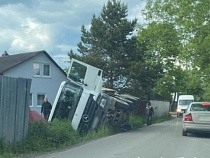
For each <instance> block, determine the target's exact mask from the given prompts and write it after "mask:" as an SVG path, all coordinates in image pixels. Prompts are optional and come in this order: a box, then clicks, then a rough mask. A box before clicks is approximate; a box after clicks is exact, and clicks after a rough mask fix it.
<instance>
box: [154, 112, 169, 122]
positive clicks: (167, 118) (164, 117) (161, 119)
mask: <svg viewBox="0 0 210 158" xmlns="http://www.w3.org/2000/svg"><path fill="white" fill-rule="evenodd" d="M170 119H172V116H171V114H170V113H165V114H164V115H162V116H161V117H154V119H153V123H160V122H164V121H168V120H170Z"/></svg>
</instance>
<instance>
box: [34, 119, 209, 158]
mask: <svg viewBox="0 0 210 158" xmlns="http://www.w3.org/2000/svg"><path fill="white" fill-rule="evenodd" d="M37 158H210V135H189V136H187V137H184V136H182V126H181V118H174V119H173V120H170V121H166V122H163V123H158V124H154V125H151V126H148V127H147V126H146V127H143V128H140V129H137V130H134V131H129V132H125V133H120V134H116V135H113V136H108V137H105V138H101V139H98V140H94V141H91V142H87V143H85V144H82V145H78V146H75V147H72V148H70V149H68V150H65V151H61V152H55V153H51V154H47V155H42V156H40V157H37Z"/></svg>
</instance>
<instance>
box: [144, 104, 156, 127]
mask: <svg viewBox="0 0 210 158" xmlns="http://www.w3.org/2000/svg"><path fill="white" fill-rule="evenodd" d="M145 114H146V122H147V126H149V125H151V124H152V116H153V115H154V109H153V107H152V106H151V103H150V102H148V103H147V104H146V109H145Z"/></svg>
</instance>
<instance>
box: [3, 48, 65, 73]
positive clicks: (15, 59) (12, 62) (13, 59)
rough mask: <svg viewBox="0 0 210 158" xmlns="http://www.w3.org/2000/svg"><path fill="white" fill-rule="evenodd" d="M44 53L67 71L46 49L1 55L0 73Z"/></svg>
mask: <svg viewBox="0 0 210 158" xmlns="http://www.w3.org/2000/svg"><path fill="white" fill-rule="evenodd" d="M41 53H44V54H45V55H46V56H47V57H48V58H49V59H50V60H51V61H52V62H53V63H54V64H55V65H56V66H57V67H58V68H59V69H60V70H61V72H62V73H64V75H66V73H65V72H64V70H63V69H62V68H61V67H60V66H59V65H58V64H57V63H56V62H55V61H54V60H53V59H52V58H51V57H50V55H49V54H48V53H47V52H46V51H45V50H41V51H37V52H27V53H20V54H15V55H7V56H3V57H0V75H3V73H4V72H5V71H7V70H9V69H11V68H13V67H15V66H17V65H20V64H21V63H24V62H25V61H27V60H29V59H31V58H33V57H35V56H37V55H39V54H41Z"/></svg>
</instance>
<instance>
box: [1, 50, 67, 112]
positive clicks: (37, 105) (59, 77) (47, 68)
mask: <svg viewBox="0 0 210 158" xmlns="http://www.w3.org/2000/svg"><path fill="white" fill-rule="evenodd" d="M0 75H3V76H8V77H16V78H17V77H21V78H30V79H32V83H31V91H30V102H29V106H30V107H31V109H33V110H36V111H37V112H39V113H40V111H41V104H42V102H43V99H44V97H47V98H48V100H49V102H51V104H53V102H54V99H55V96H56V94H57V91H58V88H59V86H60V84H61V82H62V81H65V80H66V79H67V78H66V73H65V72H64V71H63V70H62V69H61V67H60V66H59V65H58V64H57V63H56V62H55V61H54V60H53V59H52V58H51V57H50V55H49V54H48V53H47V52H46V51H44V50H42V51H37V52H28V53H21V54H15V55H9V54H8V53H7V52H6V51H5V52H4V53H3V54H2V56H1V57H0Z"/></svg>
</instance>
